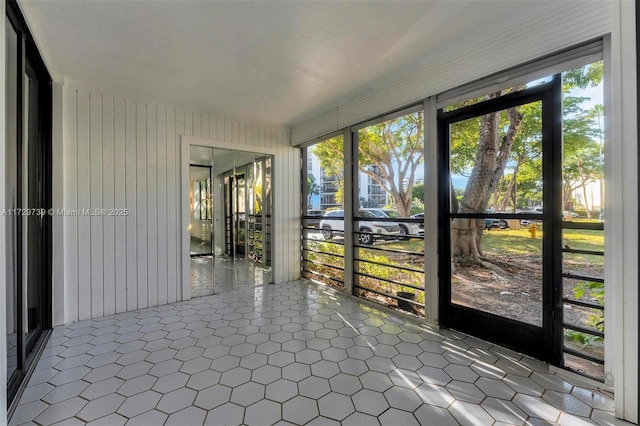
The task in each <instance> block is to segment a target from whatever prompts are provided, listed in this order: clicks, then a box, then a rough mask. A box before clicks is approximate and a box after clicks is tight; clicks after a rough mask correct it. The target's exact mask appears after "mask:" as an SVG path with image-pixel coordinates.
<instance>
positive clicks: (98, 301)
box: [89, 93, 104, 318]
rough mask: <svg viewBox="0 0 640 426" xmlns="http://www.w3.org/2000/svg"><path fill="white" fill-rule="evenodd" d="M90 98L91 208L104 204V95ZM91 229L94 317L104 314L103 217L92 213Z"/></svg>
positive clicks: (92, 94) (92, 304)
mask: <svg viewBox="0 0 640 426" xmlns="http://www.w3.org/2000/svg"><path fill="white" fill-rule="evenodd" d="M90 96H91V97H90V101H89V121H90V125H89V156H90V161H91V163H90V167H91V172H90V176H89V182H90V191H91V196H90V208H91V210H92V213H93V211H95V210H100V209H102V208H103V207H104V206H103V205H102V96H101V95H99V94H98V93H91V95H90ZM90 220H91V231H90V234H89V235H90V236H89V239H90V240H91V243H90V244H91V248H90V250H91V282H90V285H91V317H92V318H96V317H101V316H103V313H104V305H103V301H104V275H103V274H104V263H103V256H102V255H103V253H102V221H103V216H101V215H99V214H95V215H92V216H91V217H90Z"/></svg>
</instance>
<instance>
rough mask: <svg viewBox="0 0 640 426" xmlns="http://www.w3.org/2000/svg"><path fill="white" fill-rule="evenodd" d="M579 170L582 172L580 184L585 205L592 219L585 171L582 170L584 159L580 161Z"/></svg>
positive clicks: (588, 215)
mask: <svg viewBox="0 0 640 426" xmlns="http://www.w3.org/2000/svg"><path fill="white" fill-rule="evenodd" d="M578 171H579V172H580V186H581V187H582V197H583V198H584V207H585V209H587V219H591V209H590V208H589V201H588V200H587V182H586V180H585V178H584V172H583V170H582V161H580V162H579V163H578Z"/></svg>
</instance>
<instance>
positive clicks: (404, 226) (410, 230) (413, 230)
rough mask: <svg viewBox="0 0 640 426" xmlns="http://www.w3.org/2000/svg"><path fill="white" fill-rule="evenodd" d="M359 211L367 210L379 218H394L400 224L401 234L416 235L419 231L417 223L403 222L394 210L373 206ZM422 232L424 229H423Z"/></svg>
mask: <svg viewBox="0 0 640 426" xmlns="http://www.w3.org/2000/svg"><path fill="white" fill-rule="evenodd" d="M360 211H368V212H371V213H373V215H374V216H375V217H379V218H391V219H396V220H397V222H398V225H400V234H402V235H418V232H419V231H420V226H419V225H418V224H417V223H412V222H403V221H402V220H401V219H402V216H400V213H398V212H397V211H395V210H392V209H375V208H363V209H360ZM423 232H424V230H423Z"/></svg>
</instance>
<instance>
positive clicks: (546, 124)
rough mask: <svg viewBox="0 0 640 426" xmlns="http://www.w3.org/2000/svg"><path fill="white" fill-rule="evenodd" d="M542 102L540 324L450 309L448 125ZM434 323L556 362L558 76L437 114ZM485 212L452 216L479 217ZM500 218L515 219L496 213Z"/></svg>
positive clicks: (558, 293)
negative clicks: (436, 302)
mask: <svg viewBox="0 0 640 426" xmlns="http://www.w3.org/2000/svg"><path fill="white" fill-rule="evenodd" d="M535 101H541V102H542V122H543V127H542V139H543V144H542V146H543V147H542V152H543V171H542V179H543V182H544V187H543V191H544V193H543V204H544V206H545V208H544V212H543V214H542V220H543V223H544V229H545V231H546V232H545V233H544V234H543V248H542V250H543V252H542V253H543V260H542V261H543V273H542V286H543V298H542V311H543V318H542V320H543V321H542V326H541V327H539V326H535V325H532V324H527V323H524V322H520V321H516V320H513V319H510V318H505V317H501V316H499V315H496V314H492V313H488V312H484V311H479V310H476V309H473V308H469V307H465V306H461V305H455V304H453V303H452V301H451V256H450V253H451V234H450V218H451V214H452V213H451V212H450V201H449V200H450V195H451V190H450V167H449V159H450V147H449V124H450V123H455V122H458V121H462V120H465V119H468V118H472V117H476V116H481V115H484V114H487V113H490V112H495V111H500V110H503V109H506V108H509V107H514V106H518V105H522V104H526V103H529V102H535ZM438 139H439V141H438V145H439V149H438V164H439V173H438V188H439V191H438V193H439V200H438V205H439V208H438V211H439V214H438V228H439V230H440V232H439V233H438V235H439V236H438V247H439V250H438V251H439V253H440V256H439V271H440V273H439V320H440V324H441V325H443V326H444V327H450V328H453V329H457V330H460V331H462V332H465V333H468V334H471V335H474V336H477V337H479V338H482V339H485V340H488V341H491V342H494V343H498V344H500V345H502V346H506V347H508V348H510V349H514V350H516V351H518V352H522V353H525V354H527V355H531V356H533V357H535V358H538V359H541V360H544V361H547V362H549V363H550V364H553V365H561V362H562V335H563V333H562V315H563V312H562V251H561V243H562V229H561V225H562V223H561V212H562V208H561V206H562V143H561V142H562V78H561V75H560V74H556V75H554V76H553V77H552V80H551V81H550V82H548V83H544V84H541V85H538V86H534V87H531V88H528V89H524V90H522V91H519V92H515V93H511V94H507V95H505V96H501V97H499V98H495V99H490V100H487V101H483V102H481V103H478V104H474V105H471V106H467V107H462V108H459V109H457V110H454V111H450V112H444V111H443V110H442V109H440V110H438ZM485 216H486V213H478V214H464V215H463V214H458V215H457V216H456V217H468V218H476V217H477V218H480V217H485ZM500 217H503V218H505V219H509V218H514V219H515V218H518V217H519V215H517V214H513V215H509V214H502V215H500Z"/></svg>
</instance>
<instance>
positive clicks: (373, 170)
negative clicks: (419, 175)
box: [312, 112, 424, 217]
mask: <svg viewBox="0 0 640 426" xmlns="http://www.w3.org/2000/svg"><path fill="white" fill-rule="evenodd" d="M423 120H424V118H423V114H422V112H416V113H412V114H407V115H404V116H402V117H399V118H395V119H393V120H389V121H385V122H383V123H378V124H374V125H371V126H368V127H366V128H364V129H360V130H359V131H358V168H359V170H360V171H361V172H362V173H364V174H365V175H366V176H368V177H370V178H371V179H372V180H373V181H374V182H375V183H377V184H378V185H380V186H381V187H383V188H384V190H385V191H386V192H387V194H389V196H390V197H391V199H392V200H393V204H394V205H395V208H396V209H397V210H398V213H400V215H402V216H405V217H406V216H409V215H410V213H411V200H412V188H413V185H414V182H415V173H416V170H417V168H418V166H419V165H420V164H422V162H423V159H424V149H423V137H422V135H423V128H424V121H423ZM312 152H313V154H314V155H316V156H317V157H318V159H319V160H320V167H322V169H323V171H324V172H325V174H329V175H332V176H338V174H339V173H340V176H341V177H342V174H341V173H342V167H343V166H344V155H343V140H342V138H341V137H339V138H333V139H329V140H327V141H325V142H322V143H319V144H316V145H315V146H314V147H313V148H312ZM340 185H344V182H343V180H342V179H340Z"/></svg>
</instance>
